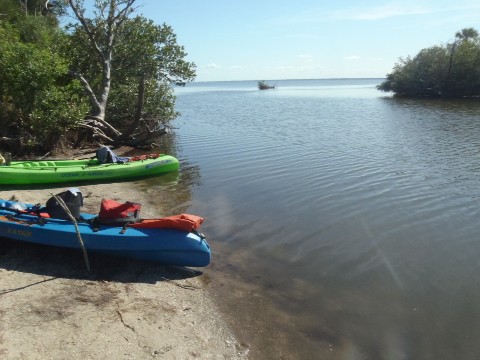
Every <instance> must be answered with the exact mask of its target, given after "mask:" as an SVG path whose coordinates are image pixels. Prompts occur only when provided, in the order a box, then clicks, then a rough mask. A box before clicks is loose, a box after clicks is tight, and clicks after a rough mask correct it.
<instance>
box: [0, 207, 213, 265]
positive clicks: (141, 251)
mask: <svg viewBox="0 0 480 360" xmlns="http://www.w3.org/2000/svg"><path fill="white" fill-rule="evenodd" d="M0 202H1V204H2V206H0V237H4V238H9V239H13V240H20V241H27V242H31V243H37V244H43V245H50V246H58V247H64V248H78V249H80V248H81V247H80V244H79V240H78V236H77V232H76V230H75V225H74V224H73V222H72V221H70V220H62V219H55V218H46V219H45V218H39V216H37V215H35V214H32V213H25V211H24V210H21V209H22V206H23V204H22V206H16V205H17V204H21V203H15V202H13V201H3V200H0ZM27 207H28V205H27ZM19 209H20V210H19ZM81 215H82V219H83V220H85V221H79V222H78V229H79V232H80V234H81V238H82V240H83V243H84V245H85V248H86V250H87V252H96V253H104V254H108V255H112V256H120V257H128V258H132V259H139V260H146V261H154V262H158V263H162V264H167V265H177V266H193V267H202V266H207V265H208V264H209V263H210V246H209V245H208V243H207V241H206V240H205V238H204V236H203V235H202V234H201V233H198V232H197V231H192V232H189V231H183V230H177V229H169V228H138V227H135V228H134V227H128V226H127V227H126V228H123V227H121V226H109V225H101V226H100V227H98V228H95V227H94V226H92V224H91V223H89V222H88V220H89V219H93V218H94V217H95V215H91V214H81ZM39 220H40V221H39Z"/></svg>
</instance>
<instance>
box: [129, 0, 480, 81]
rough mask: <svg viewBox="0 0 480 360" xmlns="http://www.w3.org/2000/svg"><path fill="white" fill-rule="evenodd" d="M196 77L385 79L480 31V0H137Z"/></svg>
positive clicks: (217, 79)
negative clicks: (409, 61)
mask: <svg viewBox="0 0 480 360" xmlns="http://www.w3.org/2000/svg"><path fill="white" fill-rule="evenodd" d="M138 4H141V7H140V8H139V9H138V12H139V13H141V14H143V15H144V16H145V17H147V18H149V19H152V20H154V21H155V22H156V23H158V24H161V23H164V22H165V23H167V24H168V25H171V26H172V27H173V29H174V31H175V33H176V34H177V37H178V43H179V44H181V45H183V46H184V47H185V50H186V51H187V53H188V57H187V59H188V60H189V61H193V62H194V63H195V64H196V65H197V81H223V80H277V79H324V78H362V77H384V76H385V75H386V74H387V73H388V72H390V71H391V70H392V68H393V66H394V64H395V63H396V62H397V60H398V58H400V57H406V56H409V55H410V56H414V55H416V54H417V53H418V51H420V50H421V49H423V48H426V47H430V46H433V45H439V44H444V43H446V42H449V41H451V40H453V39H454V37H455V33H456V32H457V31H459V30H461V29H463V28H466V27H473V28H475V29H477V30H479V31H480V1H478V0H475V1H470V0H456V1H451V0H449V1H444V0H435V1H433V0H432V1H430V0H428V1H422V0H417V1H410V0H404V1H396V0H395V1H373V0H372V1H358V0H356V1H354V0H336V1H332V0H330V1H321V0H298V2H297V3H295V2H294V1H291V0H289V1H287V0H242V1H231V0H174V1H166V0H139V1H138Z"/></svg>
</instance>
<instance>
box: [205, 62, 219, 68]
mask: <svg viewBox="0 0 480 360" xmlns="http://www.w3.org/2000/svg"><path fill="white" fill-rule="evenodd" d="M205 67H206V68H207V69H218V68H220V65H217V64H215V63H210V64H208V65H206V66H205Z"/></svg>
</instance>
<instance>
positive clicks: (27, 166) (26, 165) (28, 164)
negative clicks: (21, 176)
mask: <svg viewBox="0 0 480 360" xmlns="http://www.w3.org/2000/svg"><path fill="white" fill-rule="evenodd" d="M23 167H26V168H29V167H32V164H30V163H24V164H23Z"/></svg>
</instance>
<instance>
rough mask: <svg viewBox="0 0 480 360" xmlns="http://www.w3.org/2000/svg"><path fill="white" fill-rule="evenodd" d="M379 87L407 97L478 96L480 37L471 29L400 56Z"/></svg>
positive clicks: (479, 92) (479, 88)
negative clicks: (404, 56)
mask: <svg viewBox="0 0 480 360" xmlns="http://www.w3.org/2000/svg"><path fill="white" fill-rule="evenodd" d="M377 89H378V90H381V91H385V92H390V91H391V92H393V93H395V95H399V96H407V97H432V98H461V97H478V96H480V38H479V35H478V31H477V30H475V29H473V28H467V29H462V30H461V31H459V32H457V33H456V34H455V40H454V41H453V42H450V43H447V44H445V45H436V46H432V47H429V48H426V49H423V50H421V51H420V52H419V53H418V54H417V55H415V56H414V57H413V58H412V57H410V56H408V57H406V58H400V59H399V61H398V62H397V63H396V64H395V66H394V68H393V70H392V72H391V73H389V74H387V77H386V80H385V81H384V82H382V83H381V84H380V85H378V86H377Z"/></svg>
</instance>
